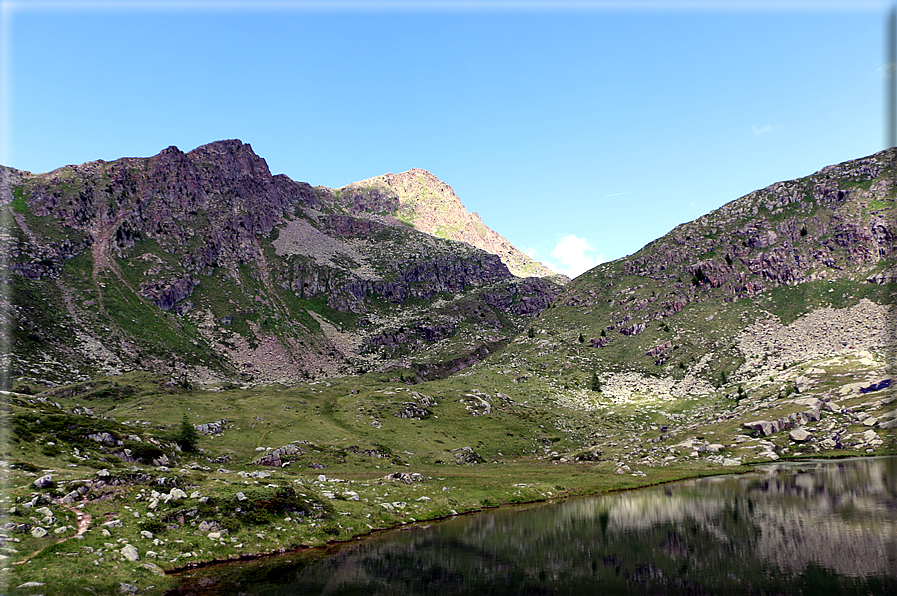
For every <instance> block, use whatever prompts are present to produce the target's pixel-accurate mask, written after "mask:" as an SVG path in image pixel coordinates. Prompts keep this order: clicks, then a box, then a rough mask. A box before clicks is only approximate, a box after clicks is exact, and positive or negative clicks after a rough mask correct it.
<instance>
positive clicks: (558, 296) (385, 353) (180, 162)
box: [0, 140, 897, 594]
mask: <svg viewBox="0 0 897 596" xmlns="http://www.w3.org/2000/svg"><path fill="white" fill-rule="evenodd" d="M0 174H2V179H3V185H2V188H0V209H2V210H3V215H4V218H5V219H4V225H3V243H4V245H5V246H6V247H7V250H6V251H5V256H6V263H5V266H6V269H7V274H6V275H5V276H4V280H3V281H4V284H5V290H6V291H5V292H4V294H3V296H2V299H3V301H4V304H3V308H2V314H3V317H4V320H3V324H4V345H5V346H7V348H6V349H5V350H3V352H4V354H3V356H4V358H5V359H6V361H5V362H4V364H5V371H6V372H5V376H4V379H3V380H4V386H3V390H4V409H3V410H2V412H3V414H2V415H3V420H2V422H3V425H2V428H3V429H4V434H5V436H4V437H3V444H4V454H3V456H2V457H0V459H2V464H0V474H2V475H3V478H4V491H3V497H2V498H3V502H2V503H0V505H2V520H0V521H2V522H3V523H2V528H0V539H2V545H0V553H2V555H0V556H2V557H4V559H3V563H4V565H3V566H0V567H3V568H4V569H3V571H0V585H4V586H9V593H11V594H18V593H21V594H30V593H34V592H32V591H30V590H31V588H36V587H35V586H30V587H29V586H27V585H26V584H28V582H34V583H38V584H42V585H46V586H51V587H53V591H51V592H52V593H83V590H84V588H85V587H91V588H92V589H93V590H95V591H96V592H97V593H123V592H121V591H122V590H126V591H131V592H132V593H136V592H137V591H138V590H139V591H140V593H163V592H165V591H166V590H171V589H174V587H175V586H176V585H177V578H176V576H173V575H170V574H169V575H166V573H170V572H172V571H177V570H181V569H185V568H189V567H191V566H196V565H201V564H207V563H211V562H215V561H227V560H239V559H241V558H251V557H255V556H258V555H260V554H262V553H276V552H283V551H285V550H289V549H295V548H304V547H308V546H320V545H325V544H327V543H328V542H332V541H340V540H350V539H353V538H355V537H357V536H361V535H365V534H368V533H370V532H373V531H375V530H378V529H382V528H388V527H395V526H399V525H403V524H408V523H413V522H416V521H422V520H429V519H437V518H442V517H450V516H454V515H459V514H463V513H466V512H472V511H478V510H481V509H483V508H488V507H493V506H498V505H504V504H509V503H526V502H533V501H540V500H546V499H556V498H563V497H568V496H577V495H585V494H596V493H603V492H609V491H614V490H624V489H630V488H637V487H640V486H646V485H650V484H659V483H664V482H669V481H673V480H677V479H682V478H689V477H695V476H703V475H715V474H722V473H737V472H743V471H747V470H749V469H751V466H752V465H754V464H758V463H765V462H771V461H777V460H784V459H798V460H799V459H804V458H818V457H830V458H834V457H852V456H874V455H886V454H891V455H893V454H895V453H897V443H895V440H894V439H895V430H894V429H895V428H897V409H895V403H894V402H895V401H897V395H895V389H894V387H895V386H894V384H893V374H894V372H893V363H894V356H895V349H897V333H895V331H897V330H895V323H894V321H895V320H897V318H895V314H897V313H895V312H894V298H895V295H897V286H895V281H897V268H895V265H897V263H895V255H897V253H895V242H897V220H895V215H897V210H895V202H897V149H889V150H886V151H882V152H880V153H877V154H875V155H871V156H868V157H864V158H860V159H856V160H852V161H848V162H844V163H841V164H836V165H830V166H827V167H824V168H823V169H821V170H820V171H818V172H816V173H815V174H813V175H810V176H807V177H804V178H800V179H796V180H790V181H782V182H777V183H775V184H772V185H770V186H768V187H766V188H764V189H760V190H757V191H755V192H752V193H750V194H748V195H746V196H744V197H741V198H738V199H735V200H732V201H730V202H728V203H726V204H725V205H723V206H722V207H720V208H719V209H717V210H715V211H713V212H711V213H708V214H706V215H704V216H702V217H700V218H698V219H696V220H694V221H692V222H687V223H683V224H682V225H679V226H677V227H676V228H675V229H674V230H672V231H671V232H670V233H668V234H667V235H665V236H663V237H662V238H659V239H657V240H655V241H654V242H652V243H650V244H648V245H647V246H645V247H644V248H642V249H641V250H639V251H638V252H636V253H634V254H632V255H630V256H628V257H625V258H622V259H618V260H616V261H613V262H609V263H604V264H601V265H599V266H598V267H595V268H594V269H592V270H590V271H588V272H586V273H585V274H583V275H581V276H579V277H577V278H576V279H573V280H569V279H567V278H565V277H564V276H560V275H557V274H555V273H553V272H551V271H550V270H548V269H547V268H545V267H544V266H543V265H541V264H539V263H536V262H534V261H532V260H531V259H529V258H528V257H527V256H526V255H524V254H523V253H521V252H520V251H519V250H517V249H516V248H514V247H513V246H512V245H511V244H510V243H509V242H508V241H507V240H506V239H504V238H503V237H501V236H500V235H499V234H498V233H496V232H494V231H492V230H491V229H489V228H488V227H486V226H485V224H484V223H483V222H482V221H481V220H480V218H479V217H478V216H477V215H476V214H475V213H473V214H468V213H467V211H466V209H465V208H464V206H463V204H462V203H461V200H460V199H459V198H458V197H457V196H456V195H455V193H454V191H452V189H451V187H449V186H448V185H447V184H445V183H444V182H442V181H440V180H439V179H438V178H436V177H435V176H434V175H432V174H430V173H429V172H426V171H424V170H411V171H409V172H404V173H400V174H386V175H383V176H378V177H375V178H370V179H367V180H363V181H360V182H357V183H353V184H350V185H347V186H345V187H343V188H340V189H330V188H327V187H321V186H311V185H310V184H307V183H303V182H295V181H293V180H291V179H289V178H288V177H286V176H284V175H272V174H271V173H270V171H269V170H268V167H267V164H266V163H265V161H264V159H262V158H261V157H259V156H257V155H256V154H255V153H254V152H253V151H252V149H251V147H250V146H249V145H248V144H244V143H242V142H241V141H237V140H228V141H217V142H214V143H210V144H208V145H204V146H202V147H199V148H197V149H194V150H192V151H190V152H187V153H184V152H182V151H180V150H179V149H177V148H176V147H169V148H168V149H165V150H163V151H162V152H160V153H159V154H158V155H156V156H153V157H149V158H123V159H119V160H116V161H114V162H102V161H98V162H89V163H85V164H81V165H74V166H65V167H62V168H59V169H57V170H54V171H52V172H48V173H44V174H32V173H29V172H23V171H19V170H14V169H11V168H0ZM85 519H88V520H89V525H87V526H86V527H85V528H84V529H79V520H80V521H81V522H84V520H85ZM83 569H89V570H93V573H90V574H82V573H80V572H76V570H83ZM23 585H26V587H24V588H22V587H21V586H23ZM17 586H18V587H17ZM124 586H129V587H127V588H125V587H124ZM130 586H133V587H134V589H133V590H131V587H130ZM42 589H44V590H48V591H49V588H42ZM210 593H211V592H210Z"/></svg>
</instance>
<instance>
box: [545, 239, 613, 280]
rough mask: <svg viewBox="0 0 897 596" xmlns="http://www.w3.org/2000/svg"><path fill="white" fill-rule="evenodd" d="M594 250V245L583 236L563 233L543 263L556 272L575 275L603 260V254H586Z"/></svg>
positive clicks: (570, 275)
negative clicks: (549, 256) (549, 257)
mask: <svg viewBox="0 0 897 596" xmlns="http://www.w3.org/2000/svg"><path fill="white" fill-rule="evenodd" d="M594 252H595V247H593V246H592V245H591V244H589V241H588V240H586V239H585V238H578V237H576V236H573V235H572V234H565V235H564V236H562V237H561V238H560V240H558V243H557V246H555V247H554V249H552V251H551V259H546V260H545V264H546V265H548V267H550V268H551V269H553V270H554V271H557V272H558V273H563V274H564V275H567V276H569V277H576V276H577V275H581V274H583V273H585V272H586V271H588V270H589V269H591V268H592V267H595V266H596V265H599V264H601V263H603V262H604V256H603V255H596V254H586V253H594Z"/></svg>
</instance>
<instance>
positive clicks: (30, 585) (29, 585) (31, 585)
mask: <svg viewBox="0 0 897 596" xmlns="http://www.w3.org/2000/svg"><path fill="white" fill-rule="evenodd" d="M42 585H44V583H43V582H25V583H24V584H19V585H18V586H17V587H19V588H39V587H41V586H42Z"/></svg>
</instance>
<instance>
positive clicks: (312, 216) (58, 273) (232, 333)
mask: <svg viewBox="0 0 897 596" xmlns="http://www.w3.org/2000/svg"><path fill="white" fill-rule="evenodd" d="M3 180H4V191H3V197H2V198H3V202H4V203H5V206H4V207H3V208H4V209H5V210H7V211H8V215H9V217H8V218H7V223H8V225H6V226H4V227H5V234H6V238H5V241H6V247H7V249H8V250H7V254H8V255H9V263H8V266H9V270H10V272H11V274H12V275H11V277H10V280H9V282H10V288H11V291H10V292H9V293H8V295H7V297H6V299H7V301H8V304H7V306H8V308H7V309H6V313H7V315H6V316H7V317H8V321H7V322H8V325H9V328H10V329H11V333H12V341H13V350H12V360H13V362H12V374H13V375H19V376H23V375H24V376H28V375H31V376H34V377H36V378H51V377H52V379H51V380H57V381H58V380H65V377H71V376H75V377H76V378H77V377H82V376H89V375H90V374H93V373H95V372H97V371H106V372H110V371H111V372H114V371H119V370H127V369H129V368H135V367H139V368H148V369H152V370H158V371H165V372H171V373H173V374H175V375H178V376H180V377H182V378H185V379H192V380H200V381H216V380H217V381H223V380H226V379H237V380H239V379H243V380H284V381H291V380H296V379H298V378H307V377H313V376H321V375H328V374H345V373H349V372H358V371H362V370H371V369H377V368H382V367H384V366H390V365H395V364H397V362H396V361H393V360H391V359H390V358H391V355H388V354H385V353H384V352H383V351H382V350H379V351H378V346H382V345H384V344H383V343H382V342H381V341H380V340H379V339H378V338H381V337H383V336H385V335H389V333H390V330H391V329H392V328H394V327H395V328H401V327H402V326H403V325H405V324H407V323H408V322H409V321H410V322H414V321H415V320H416V318H420V317H421V316H424V314H423V313H425V312H426V311H432V312H431V313H430V314H428V315H427V316H429V317H430V318H434V317H435V318H437V319H440V316H441V314H440V313H442V312H443V310H445V309H449V310H451V308H452V307H456V306H457V304H458V302H459V301H460V302H463V303H464V304H467V303H473V304H476V305H477V308H476V309H473V310H479V312H480V313H485V312H488V313H489V316H488V317H487V318H488V319H489V320H490V323H489V325H488V328H489V330H490V332H494V333H497V334H498V335H500V336H501V337H503V338H505V339H507V338H508V337H510V336H511V335H513V334H515V333H517V332H518V331H519V329H520V328H521V326H522V325H523V321H524V319H526V318H528V317H532V316H534V315H535V314H537V313H538V310H539V308H540V307H541V308H544V307H545V306H546V305H547V304H548V302H549V301H550V300H551V298H553V297H554V295H556V293H557V289H556V288H557V286H556V284H553V283H543V282H539V280H531V281H527V280H518V279H516V278H515V277H514V276H513V275H512V274H511V273H510V272H509V271H508V268H507V267H506V266H505V265H504V264H503V263H502V262H501V260H500V259H499V257H497V256H495V255H493V254H489V253H487V252H483V251H481V250H477V249H475V248H473V247H471V246H467V245H464V244H460V243H457V242H450V241H447V240H443V239H440V238H436V237H433V236H430V235H427V234H424V233H421V232H419V231H415V230H413V229H411V228H409V227H408V226H406V225H405V224H402V223H401V222H398V221H397V220H396V219H395V218H391V217H383V216H381V215H378V214H377V213H376V212H375V210H372V209H370V208H369V207H370V204H366V208H365V209H346V205H345V203H344V201H342V200H341V199H340V198H339V193H336V192H334V191H332V190H330V189H326V188H321V187H319V188H313V187H312V186H310V185H308V184H305V183H301V182H295V181H293V180H290V179H289V178H287V177H286V176H283V175H278V176H272V175H271V173H270V171H269V170H268V167H267V164H266V163H265V161H264V159H262V158H260V157H259V156H257V155H256V154H255V153H254V152H253V151H252V149H251V147H250V146H249V145H247V144H243V143H241V142H240V141H237V140H230V141H219V142H215V143H211V144H209V145H204V146H202V147H199V148H197V149H195V150H193V151H190V152H188V153H184V152H181V151H180V150H178V149H177V148H176V147H169V148H168V149H165V150H164V151H162V152H161V153H159V154H158V155H156V156H153V157H150V158H126V159H120V160H116V161H114V162H103V161H97V162H90V163H86V164H82V165H77V166H66V167H63V168H60V169H58V170H54V171H53V172H49V173H47V174H40V175H32V174H29V173H25V172H18V171H16V170H11V169H8V168H7V169H4V170H3ZM462 209H463V207H462ZM435 302H438V303H439V305H437V306H436V307H435V308H432V309H431V308H430V306H432V305H433V304H434V303H435ZM443 307H444V308H443ZM455 310H456V311H459V312H462V313H467V314H461V315H458V314H454V315H452V316H449V315H447V314H446V315H445V316H442V318H441V319H440V320H439V321H438V323H434V324H435V326H436V327H437V328H439V329H441V331H440V332H439V333H437V334H435V335H434V334H429V335H428V334H426V333H425V334H423V335H421V338H422V341H424V342H427V347H428V348H433V347H434V346H433V345H432V344H436V343H438V344H440V346H441V347H440V348H439V350H442V349H443V348H444V349H446V350H447V351H448V352H460V353H474V352H476V350H477V349H478V348H479V347H480V345H482V344H483V341H482V340H481V341H480V342H479V343H477V341H476V340H475V339H471V338H468V337H467V336H468V335H470V334H473V335H474V336H475V335H476V334H475V333H474V329H475V328H477V327H478V326H481V325H482V322H481V321H480V320H479V319H478V318H473V319H470V317H478V316H479V315H472V314H470V313H472V312H473V310H470V309H467V308H455ZM468 311H469V312H468ZM468 314H470V317H469V316H468ZM469 319H470V320H469ZM461 327H465V328H467V327H469V328H470V329H466V331H463V332H462V331H460V328H461ZM468 332H469V333H468ZM427 338H429V339H427ZM502 341H504V340H502ZM417 349H418V351H420V349H421V346H419V345H418V346H417ZM437 351H438V350H437ZM456 355H457V354H456ZM402 358H403V360H402V361H401V362H398V364H401V365H402V366H408V365H409V362H411V361H413V358H411V356H410V355H409V354H403V355H402ZM53 375H55V377H54V376H53Z"/></svg>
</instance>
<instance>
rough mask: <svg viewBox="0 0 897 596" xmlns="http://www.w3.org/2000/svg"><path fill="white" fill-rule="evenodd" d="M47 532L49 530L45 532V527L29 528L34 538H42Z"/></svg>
mask: <svg viewBox="0 0 897 596" xmlns="http://www.w3.org/2000/svg"><path fill="white" fill-rule="evenodd" d="M47 534H49V532H47V531H46V530H45V529H43V528H42V527H40V526H36V527H34V528H31V535H32V536H34V537H35V538H43V537H44V536H46V535H47Z"/></svg>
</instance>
